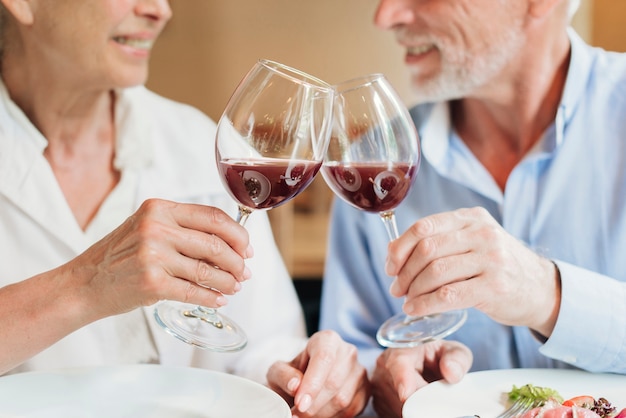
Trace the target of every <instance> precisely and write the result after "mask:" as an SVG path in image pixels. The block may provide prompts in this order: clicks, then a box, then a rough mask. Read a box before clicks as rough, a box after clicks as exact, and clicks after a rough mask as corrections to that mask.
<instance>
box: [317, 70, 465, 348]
mask: <svg viewBox="0 0 626 418" xmlns="http://www.w3.org/2000/svg"><path fill="white" fill-rule="evenodd" d="M335 89H336V91H337V95H336V98H335V106H334V118H333V119H334V121H333V130H332V134H331V140H330V142H329V144H328V149H327V152H326V157H325V159H324V163H323V166H322V169H321V172H322V176H323V177H324V180H325V181H326V183H327V184H328V186H329V187H330V189H331V190H332V191H333V192H334V193H335V194H336V195H337V196H339V197H340V198H341V199H343V200H344V201H346V202H347V203H348V204H350V205H352V206H353V207H355V208H357V209H359V210H363V211H367V212H373V213H378V214H379V215H380V218H381V220H382V221H383V224H384V226H385V228H386V230H387V234H388V237H389V239H390V240H394V239H396V238H398V237H399V233H398V227H397V225H396V218H395V209H396V207H397V206H398V205H399V204H400V203H402V201H403V200H404V199H405V197H406V196H407V195H408V193H409V190H410V188H411V186H412V185H413V182H414V180H415V177H416V175H417V173H418V170H419V165H420V158H421V157H420V144H419V137H418V134H417V130H416V129H415V125H414V124H413V121H412V119H411V116H410V115H409V112H408V110H407V108H406V106H405V105H404V104H403V102H402V100H401V99H400V97H399V96H398V94H397V93H396V91H395V90H394V89H393V87H392V86H391V84H390V83H389V81H388V80H387V79H386V78H385V77H384V75H382V74H370V75H366V76H363V77H359V78H355V79H353V80H349V81H346V82H344V83H341V84H338V85H336V86H335ZM465 317H466V313H465V311H451V312H445V313H441V314H437V315H430V316H425V317H410V316H407V315H404V314H402V313H401V314H397V315H395V316H393V317H392V318H390V319H389V320H387V321H386V322H385V323H384V324H383V325H382V326H381V327H380V328H379V330H378V333H377V336H376V337H377V340H378V342H379V343H380V344H381V345H383V346H385V347H410V346H416V345H419V344H422V343H424V342H426V341H429V340H432V339H438V338H443V337H444V336H446V335H449V334H450V333H451V332H454V331H455V330H456V329H458V327H460V326H461V325H462V323H463V322H464V321H465Z"/></svg>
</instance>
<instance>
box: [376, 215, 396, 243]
mask: <svg viewBox="0 0 626 418" xmlns="http://www.w3.org/2000/svg"><path fill="white" fill-rule="evenodd" d="M379 215H380V219H382V221H383V224H384V225H385V229H386V230H387V235H389V240H390V241H393V240H394V239H396V238H398V237H399V236H400V234H399V233H398V225H396V216H395V212H394V211H392V210H388V211H386V212H380V214H379Z"/></svg>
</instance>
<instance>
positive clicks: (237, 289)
mask: <svg viewBox="0 0 626 418" xmlns="http://www.w3.org/2000/svg"><path fill="white" fill-rule="evenodd" d="M234 290H235V292H239V291H240V290H241V283H239V282H235V286H234Z"/></svg>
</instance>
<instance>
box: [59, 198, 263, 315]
mask: <svg viewBox="0 0 626 418" xmlns="http://www.w3.org/2000/svg"><path fill="white" fill-rule="evenodd" d="M250 255H252V249H251V248H250V247H249V240H248V233H247V231H246V230H245V229H244V228H243V227H242V226H240V225H239V224H237V222H235V221H234V220H233V219H232V218H231V217H230V216H228V215H227V214H226V213H224V212H223V211H221V210H220V209H217V208H212V207H208V206H202V205H190V204H179V203H174V202H169V201H164V200H156V199H152V200H148V201H146V202H144V204H143V205H142V206H141V207H140V208H139V209H138V210H137V212H135V214H133V215H132V216H131V217H129V218H128V219H127V220H126V221H125V222H124V223H123V224H122V225H121V226H119V227H118V228H117V229H115V230H114V231H113V232H111V233H110V234H109V235H107V236H106V237H104V238H103V239H102V240H101V241H99V242H97V243H96V244H94V245H93V246H91V247H90V248H89V249H87V251H85V252H84V253H83V254H81V255H80V256H79V257H77V258H76V259H74V260H72V261H71V262H69V263H68V264H67V265H66V268H69V269H71V271H72V275H73V277H74V278H78V280H82V281H83V285H85V289H86V290H85V291H84V294H85V295H91V297H93V298H94V300H96V301H97V303H94V304H93V306H92V309H95V310H99V311H100V312H99V316H101V317H104V316H107V315H114V314H119V313H122V312H126V311H130V310H132V309H134V308H137V307H139V306H149V305H152V304H154V303H156V302H157V301H159V300H162V299H170V300H178V301H182V302H188V303H194V304H200V305H203V306H208V307H217V306H220V305H223V304H225V303H226V299H225V297H224V296H223V295H224V294H226V295H232V294H234V293H235V292H237V291H238V290H239V289H240V287H241V285H240V282H242V281H243V280H246V279H247V278H249V276H250V272H249V271H248V270H247V268H246V267H245V258H247V257H249V256H250Z"/></svg>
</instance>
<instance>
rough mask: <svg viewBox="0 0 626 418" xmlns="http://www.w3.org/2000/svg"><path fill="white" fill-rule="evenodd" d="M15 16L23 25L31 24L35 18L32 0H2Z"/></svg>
mask: <svg viewBox="0 0 626 418" xmlns="http://www.w3.org/2000/svg"><path fill="white" fill-rule="evenodd" d="M0 1H1V2H2V4H3V5H4V7H5V8H6V9H7V10H8V11H9V13H11V14H12V15H13V17H14V18H15V19H16V20H17V21H18V22H20V23H21V24H23V25H31V24H32V23H33V20H34V13H33V7H34V4H33V2H32V1H31V0H0Z"/></svg>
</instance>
